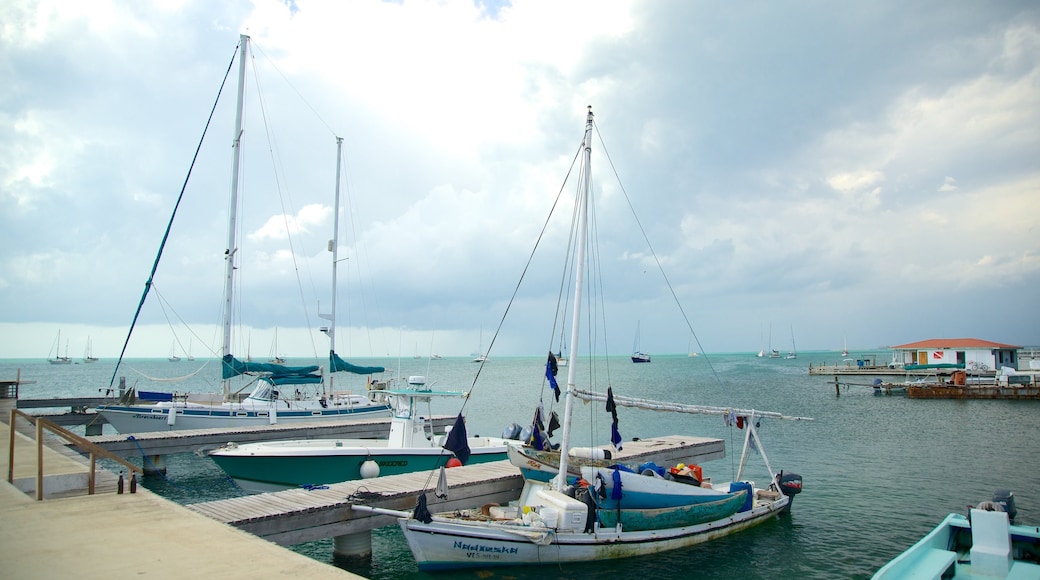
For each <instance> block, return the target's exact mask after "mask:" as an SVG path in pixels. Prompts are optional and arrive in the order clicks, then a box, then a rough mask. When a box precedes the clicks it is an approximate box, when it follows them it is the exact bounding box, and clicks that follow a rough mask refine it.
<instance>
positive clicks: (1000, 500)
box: [993, 489, 1018, 524]
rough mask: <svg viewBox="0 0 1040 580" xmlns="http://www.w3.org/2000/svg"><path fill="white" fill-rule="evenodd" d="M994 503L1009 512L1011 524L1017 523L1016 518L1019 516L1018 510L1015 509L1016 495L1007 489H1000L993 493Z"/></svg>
mask: <svg viewBox="0 0 1040 580" xmlns="http://www.w3.org/2000/svg"><path fill="white" fill-rule="evenodd" d="M993 503H995V504H997V505H999V506H1000V507H1001V508H1003V509H1004V511H1005V512H1007V515H1008V521H1009V522H1010V523H1012V524H1013V523H1015V516H1016V515H1018V510H1017V509H1016V508H1015V494H1013V493H1011V491H1010V490H1007V489H998V490H997V491H995V492H993Z"/></svg>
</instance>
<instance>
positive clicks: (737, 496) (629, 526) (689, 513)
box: [596, 491, 748, 532]
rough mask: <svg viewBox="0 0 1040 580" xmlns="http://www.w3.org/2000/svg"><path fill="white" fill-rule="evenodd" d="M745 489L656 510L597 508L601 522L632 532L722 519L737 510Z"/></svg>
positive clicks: (741, 504) (742, 503)
mask: <svg viewBox="0 0 1040 580" xmlns="http://www.w3.org/2000/svg"><path fill="white" fill-rule="evenodd" d="M747 494H748V492H747V491H741V492H738V493H734V494H730V495H726V496H722V499H720V500H716V501H707V502H700V503H695V504H691V505H683V506H678V507H665V508H658V509H627V508H626V509H604V508H600V509H598V510H596V518H597V519H598V520H599V522H600V525H602V526H604V527H607V528H612V527H614V526H616V525H617V524H619V523H620V524H621V527H622V529H624V530H627V531H631V532H635V531H642V530H659V529H663V528H678V527H682V526H693V525H697V524H703V523H705V522H711V521H715V520H721V519H723V518H727V517H729V516H731V515H733V514H735V513H737V512H738V511H739V510H740V508H741V506H743V505H744V502H745V500H746V499H747Z"/></svg>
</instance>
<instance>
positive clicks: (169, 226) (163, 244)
mask: <svg viewBox="0 0 1040 580" xmlns="http://www.w3.org/2000/svg"><path fill="white" fill-rule="evenodd" d="M239 42H241V40H239ZM238 49H239V45H238V44H236V45H235V52H234V53H233V54H232V56H231V62H229V63H228V67H227V70H226V71H225V72H224V79H223V80H222V81H221V82H220V89H219V90H218V91H217V98H216V99H214V101H213V107H212V108H210V111H209V117H207V118H206V125H205V127H203V129H202V136H201V137H200V138H199V144H198V145H196V146H195V154H194V155H193V156H192V158H191V165H189V166H188V174H187V175H185V176H184V182H183V183H182V184H181V191H180V194H178V195H177V202H176V203H174V205H173V213H172V214H171V215H170V220H169V222H167V224H166V231H165V232H163V237H162V241H161V242H160V243H159V251H158V253H157V254H156V255H155V262H153V263H152V270H151V272H149V273H148V280H146V281H145V283H144V292H142V293H141V300H140V302H138V304H137V311H136V312H134V319H133V320H132V321H131V322H130V330H129V331H127V333H126V341H124V342H123V349H122V350H121V351H119V358H118V359H117V360H116V366H115V368H114V369H112V378H111V379H109V381H108V386H109V387H111V386H112V385H114V384H115V381H116V374H117V373H118V372H119V365H120V363H122V362H123V357H124V356H125V355H126V348H127V346H128V345H129V344H130V336H131V335H132V334H133V332H134V326H136V325H137V319H138V318H139V317H140V316H141V309H142V308H143V307H144V301H145V299H146V298H147V297H148V290H149V288H151V286H152V280H153V279H154V278H155V271H156V270H157V269H158V268H159V260H160V259H161V258H162V254H163V249H164V248H165V247H166V240H167V239H169V237H170V230H171V229H173V220H174V218H175V217H177V208H179V207H180V205H181V200H182V199H184V190H185V189H187V187H188V180H189V179H190V178H191V172H192V170H193V169H194V168H195V162H196V161H197V160H198V158H199V152H200V151H201V150H202V143H203V142H204V141H205V140H206V134H207V133H208V131H209V125H210V123H211V122H212V121H213V114H214V112H216V110H217V103H218V102H220V95H221V94H222V93H223V92H224V86H225V85H226V84H227V79H228V76H229V75H230V74H231V67H232V66H233V65H234V64H235V55H237V54H238Z"/></svg>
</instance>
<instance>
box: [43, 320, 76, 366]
mask: <svg viewBox="0 0 1040 580" xmlns="http://www.w3.org/2000/svg"><path fill="white" fill-rule="evenodd" d="M59 349H61V330H60V329H59V330H58V338H56V339H55V340H54V346H53V347H51V354H53V355H54V356H51V355H50V354H49V355H47V362H49V363H51V364H52V365H68V364H72V359H71V358H69V341H68V339H65V356H62V355H60V354H58V350H59Z"/></svg>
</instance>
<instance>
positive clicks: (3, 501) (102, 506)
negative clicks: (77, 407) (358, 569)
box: [0, 417, 361, 580]
mask: <svg viewBox="0 0 1040 580" xmlns="http://www.w3.org/2000/svg"><path fill="white" fill-rule="evenodd" d="M7 418H8V417H4V419H5V420H6V419H7ZM9 433H10V430H9V427H8V425H7V423H5V422H0V440H2V441H3V442H4V449H5V451H4V452H3V453H0V467H2V469H3V474H4V475H3V481H2V482H0V562H2V564H0V569H2V572H0V576H2V577H3V578H12V579H20V578H99V579H100V578H104V579H106V580H111V579H112V578H131V577H148V578H178V579H181V578H221V579H236V578H243V579H245V578H249V579H256V578H307V579H309V580H313V579H322V578H337V579H340V580H342V579H344V578H361V577H360V576H356V575H354V574H351V573H349V572H346V571H344V570H340V569H339V568H336V567H334V566H332V565H330V564H324V563H322V562H318V561H316V560H312V559H311V558H308V557H306V556H302V555H300V554H297V553H295V552H293V551H291V550H288V549H285V548H282V547H280V546H278V545H276V544H273V543H271V542H268V541H266V540H261V539H260V538H257V537H256V536H253V535H250V534H247V533H245V532H242V531H239V530H236V529H235V528H232V527H230V526H226V525H224V524H222V523H219V522H216V521H214V520H211V519H209V518H207V517H205V516H202V515H199V514H197V513H195V512H192V511H191V510H188V509H186V508H184V507H183V506H181V505H179V504H177V503H174V502H171V501H169V500H166V499H164V498H162V497H159V496H158V495H155V494H154V493H151V492H149V491H148V490H146V489H144V488H143V487H141V486H138V487H137V493H134V494H131V493H124V494H122V495H119V494H116V493H115V492H114V491H112V489H113V485H112V481H113V478H112V476H111V475H109V477H108V478H107V482H108V483H107V484H105V485H99V486H98V488H97V493H95V494H94V495H86V490H85V487H84V489H83V492H82V495H78V494H76V493H74V492H70V491H68V490H66V491H63V492H62V493H60V494H54V497H52V496H51V495H50V494H46V495H45V497H46V498H48V499H44V500H43V501H36V499H35V497H36V495H35V492H33V493H29V494H27V493H25V492H23V491H21V490H20V489H18V488H17V487H15V486H14V485H11V484H10V483H8V482H7V471H8V465H9V454H8V452H7V442H8V441H9V440H10V439H9V437H10V435H9ZM16 437H17V440H16V443H15V462H14V465H15V470H14V472H15V480H16V481H18V482H20V483H21V486H22V487H23V488H25V486H26V484H25V479H27V478H35V476H36V445H35V442H34V441H33V440H32V439H31V438H29V437H26V436H24V435H22V434H20V433H16ZM43 465H44V474H45V479H46V478H54V477H62V478H65V479H66V480H71V478H78V479H79V480H82V481H85V474H86V473H87V471H88V466H87V463H86V462H85V461H83V462H79V461H78V460H77V459H75V458H70V457H67V456H65V455H63V454H62V453H60V452H58V451H56V450H53V449H48V448H45V449H44V460H43ZM32 485H33V489H34V488H35V480H34V479H33V484H32ZM67 486H68V484H67V483H66V484H65V487H67ZM124 488H125V489H126V491H127V492H129V486H128V485H126V486H124ZM44 489H45V490H47V489H48V485H45V486H44ZM57 496H60V497H57Z"/></svg>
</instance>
